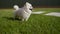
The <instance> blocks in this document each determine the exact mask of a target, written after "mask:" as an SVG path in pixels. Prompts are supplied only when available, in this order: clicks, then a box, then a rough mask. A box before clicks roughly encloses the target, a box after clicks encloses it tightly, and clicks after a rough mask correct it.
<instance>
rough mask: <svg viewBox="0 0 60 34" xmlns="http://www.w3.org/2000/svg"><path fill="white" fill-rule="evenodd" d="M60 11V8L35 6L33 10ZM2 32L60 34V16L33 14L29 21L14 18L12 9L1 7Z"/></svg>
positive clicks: (0, 32)
mask: <svg viewBox="0 0 60 34" xmlns="http://www.w3.org/2000/svg"><path fill="white" fill-rule="evenodd" d="M40 10H41V11H46V12H54V11H55V12H56V11H57V12H59V11H60V8H35V9H34V10H33V11H40ZM0 34H60V17H55V16H46V15H43V14H39V15H31V16H30V18H29V20H28V21H24V22H21V21H19V20H13V10H12V9H0Z"/></svg>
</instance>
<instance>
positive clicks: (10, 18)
mask: <svg viewBox="0 0 60 34" xmlns="http://www.w3.org/2000/svg"><path fill="white" fill-rule="evenodd" d="M3 18H5V19H8V20H19V21H21V19H18V18H15V19H14V18H13V17H3Z"/></svg>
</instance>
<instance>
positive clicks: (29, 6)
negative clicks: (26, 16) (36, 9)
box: [24, 2, 33, 10]
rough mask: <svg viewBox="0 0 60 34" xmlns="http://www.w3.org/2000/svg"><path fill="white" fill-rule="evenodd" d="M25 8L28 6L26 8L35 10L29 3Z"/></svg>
mask: <svg viewBox="0 0 60 34" xmlns="http://www.w3.org/2000/svg"><path fill="white" fill-rule="evenodd" d="M24 6H26V8H27V9H29V10H32V9H33V7H32V5H31V4H30V3H28V2H26V4H25V5H24Z"/></svg>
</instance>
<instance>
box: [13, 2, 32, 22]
mask: <svg viewBox="0 0 60 34" xmlns="http://www.w3.org/2000/svg"><path fill="white" fill-rule="evenodd" d="M14 9H15V12H14V19H15V18H18V19H22V21H27V20H28V18H29V17H30V15H31V13H32V9H33V7H32V5H31V4H30V3H28V2H26V3H25V5H24V6H23V7H22V8H19V6H18V5H14Z"/></svg>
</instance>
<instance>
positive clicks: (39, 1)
mask: <svg viewBox="0 0 60 34" xmlns="http://www.w3.org/2000/svg"><path fill="white" fill-rule="evenodd" d="M25 2H29V3H31V4H32V5H33V7H43V8H44V7H46V8H47V7H56V8H60V0H0V8H12V7H13V5H19V7H23V5H24V4H25Z"/></svg>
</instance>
